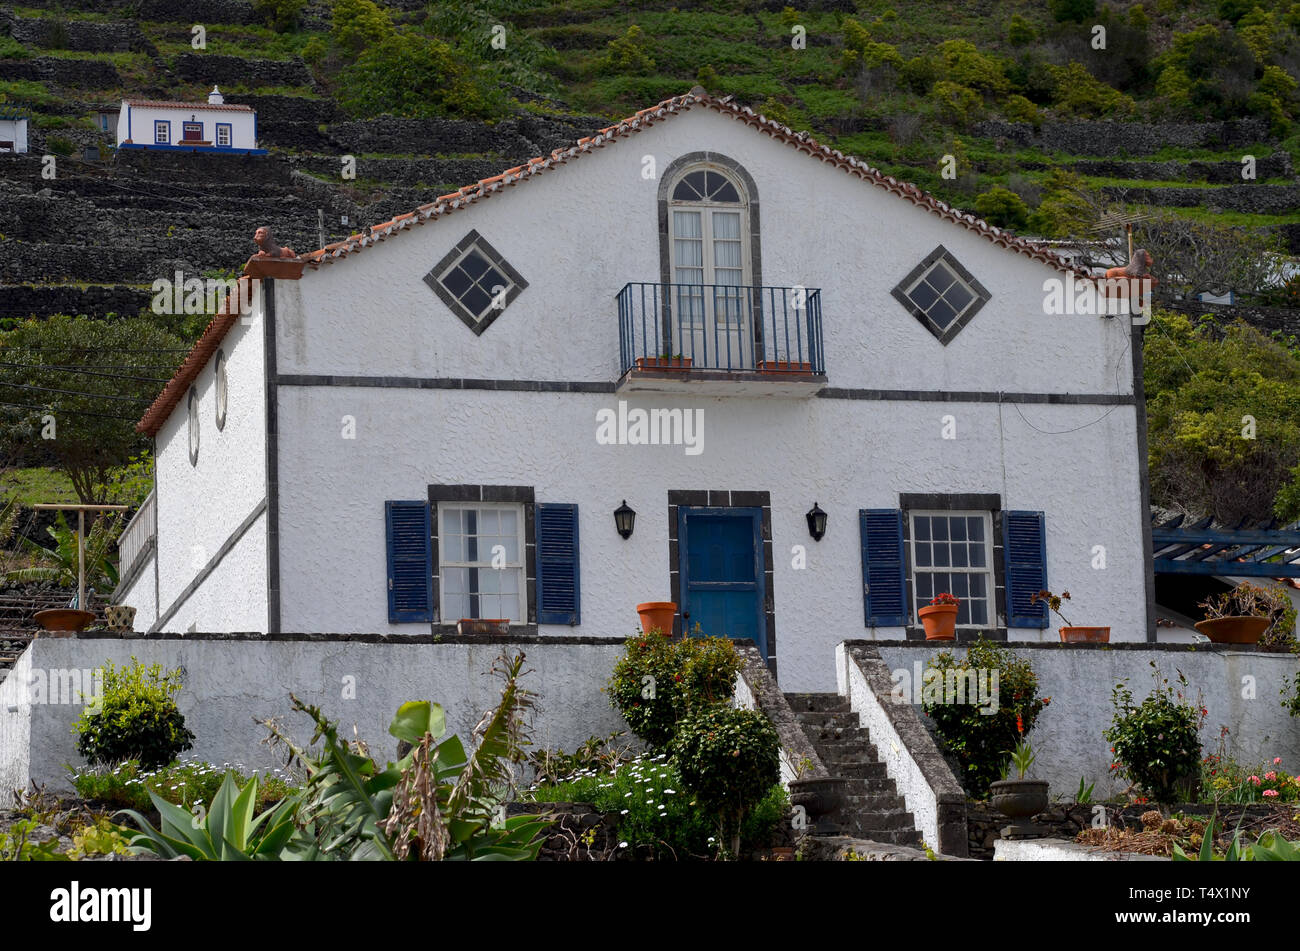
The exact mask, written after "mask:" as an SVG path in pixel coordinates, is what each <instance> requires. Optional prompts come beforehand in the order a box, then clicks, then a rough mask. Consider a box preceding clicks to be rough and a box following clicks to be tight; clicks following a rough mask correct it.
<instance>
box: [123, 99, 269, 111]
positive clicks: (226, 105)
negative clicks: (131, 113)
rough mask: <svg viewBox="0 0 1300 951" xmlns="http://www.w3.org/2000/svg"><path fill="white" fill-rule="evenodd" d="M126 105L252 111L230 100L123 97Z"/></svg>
mask: <svg viewBox="0 0 1300 951" xmlns="http://www.w3.org/2000/svg"><path fill="white" fill-rule="evenodd" d="M123 102H125V103H126V104H127V105H128V106H145V107H147V108H149V109H217V110H220V111H222V112H252V111H253V107H252V106H240V105H236V104H235V103H232V102H223V103H216V102H163V101H162V100H157V99H125V100H123Z"/></svg>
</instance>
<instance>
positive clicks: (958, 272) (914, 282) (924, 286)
mask: <svg viewBox="0 0 1300 951" xmlns="http://www.w3.org/2000/svg"><path fill="white" fill-rule="evenodd" d="M892 293H893V296H894V299H895V300H897V301H898V302H899V303H900V304H902V305H903V306H904V307H906V308H907V309H908V311H910V312H911V314H912V316H913V317H915V318H916V319H917V320H919V321H920V322H921V325H922V326H923V327H925V329H926V330H928V331H930V333H932V334H934V335H935V337H937V338H938V340H939V342H940V343H942V344H944V345H945V346H947V344H948V343H949V342H950V341H951V340H952V339H953V337H955V336H957V334H958V333H960V332H961V329H962V328H963V327H965V326H966V324H967V323H968V322H969V321H970V319H971V318H972V317H974V316H975V314H976V313H977V312H978V311H979V310H980V308H982V307H983V306H984V305H985V304H987V303H988V302H989V301H990V300H991V299H992V295H990V294H989V292H988V290H987V289H986V288H985V287H984V285H983V284H981V283H980V282H979V281H978V280H977V279H976V278H975V275H974V274H972V273H971V272H970V271H968V270H966V268H964V267H963V266H962V264H961V262H960V261H958V260H957V259H956V258H955V257H953V256H952V254H951V253H950V252H949V251H948V250H947V249H946V248H945V247H943V245H940V246H939V247H937V248H935V249H934V250H933V251H931V252H930V254H929V255H928V256H927V257H926V258H925V260H924V261H922V262H921V263H920V264H918V265H917V266H916V267H914V268H913V269H912V271H911V273H909V274H908V275H907V277H905V278H903V280H901V281H900V282H899V283H898V285H897V286H896V287H895V288H894V290H893V291H892Z"/></svg>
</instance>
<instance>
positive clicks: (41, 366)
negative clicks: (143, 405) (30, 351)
mask: <svg viewBox="0 0 1300 951" xmlns="http://www.w3.org/2000/svg"><path fill="white" fill-rule="evenodd" d="M0 367H15V368H19V369H25V370H58V371H59V372H60V373H78V374H82V375H84V376H98V377H104V378H105V379H109V380H134V381H136V382H138V383H168V382H170V380H168V379H165V378H163V377H157V376H126V375H123V374H120V373H101V372H100V370H102V369H104V366H103V365H101V366H100V369H99V370H83V369H81V368H80V367H64V366H53V365H51V364H48V363H0ZM122 369H127V370H149V369H152V367H123V368H122Z"/></svg>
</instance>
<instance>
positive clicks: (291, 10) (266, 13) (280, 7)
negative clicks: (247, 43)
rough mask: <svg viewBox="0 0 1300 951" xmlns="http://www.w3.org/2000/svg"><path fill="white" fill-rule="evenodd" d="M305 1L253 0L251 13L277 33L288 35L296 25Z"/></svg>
mask: <svg viewBox="0 0 1300 951" xmlns="http://www.w3.org/2000/svg"><path fill="white" fill-rule="evenodd" d="M306 2H307V0H253V12H254V13H256V14H257V15H258V16H260V17H261V18H262V22H263V23H265V24H266V25H267V26H268V27H270V28H271V29H272V30H275V32H277V33H288V32H289V31H290V30H292V29H293V28H294V27H296V26H297V25H298V16H299V15H300V14H301V13H302V8H303V7H304V6H305V5H306Z"/></svg>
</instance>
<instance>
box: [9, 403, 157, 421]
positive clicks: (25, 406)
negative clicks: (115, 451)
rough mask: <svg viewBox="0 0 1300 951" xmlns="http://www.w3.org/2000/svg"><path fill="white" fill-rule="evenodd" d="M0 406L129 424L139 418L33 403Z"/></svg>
mask: <svg viewBox="0 0 1300 951" xmlns="http://www.w3.org/2000/svg"><path fill="white" fill-rule="evenodd" d="M0 406H13V407H16V408H17V409H35V410H40V411H41V412H43V413H49V414H50V415H54V414H56V413H70V414H71V415H73V416H94V417H95V418H97V419H122V420H125V421H126V422H128V423H134V422H135V421H136V419H137V418H138V417H135V416H114V415H112V414H111V413H91V412H89V411H86V410H79V409H60V410H56V409H53V408H52V407H49V406H33V405H32V404H31V403H5V402H3V401H0Z"/></svg>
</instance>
